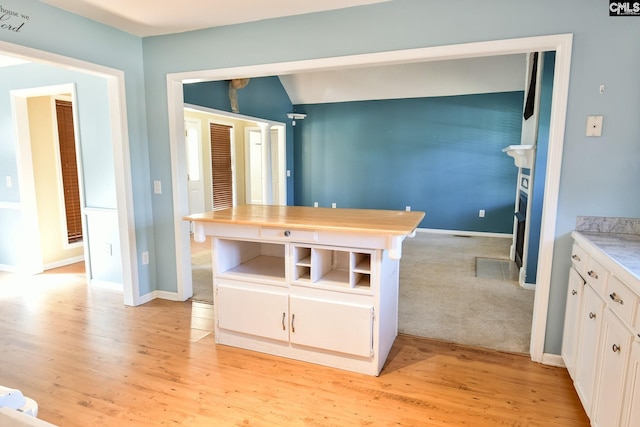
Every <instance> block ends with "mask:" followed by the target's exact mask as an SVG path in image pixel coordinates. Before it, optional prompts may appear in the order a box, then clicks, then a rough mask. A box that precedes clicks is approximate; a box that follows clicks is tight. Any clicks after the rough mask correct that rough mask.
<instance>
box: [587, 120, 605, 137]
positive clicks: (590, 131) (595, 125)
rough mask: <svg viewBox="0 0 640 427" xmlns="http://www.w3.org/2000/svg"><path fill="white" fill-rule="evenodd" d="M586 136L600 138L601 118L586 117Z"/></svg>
mask: <svg viewBox="0 0 640 427" xmlns="http://www.w3.org/2000/svg"><path fill="white" fill-rule="evenodd" d="M587 136H602V116H589V117H587Z"/></svg>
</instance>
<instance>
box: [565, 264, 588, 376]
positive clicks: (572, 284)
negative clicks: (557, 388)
mask: <svg viewBox="0 0 640 427" xmlns="http://www.w3.org/2000/svg"><path fill="white" fill-rule="evenodd" d="M585 283H586V282H585V281H584V279H583V278H582V276H580V273H578V271H577V270H576V269H575V268H571V270H570V271H569V287H568V288H567V308H566V312H565V315H564V330H563V335H562V358H563V359H564V361H565V366H566V367H567V370H568V371H569V375H571V378H573V379H574V380H575V379H576V358H577V356H578V345H579V342H578V337H579V336H580V334H577V333H576V331H579V330H580V320H581V316H582V314H581V308H582V306H581V303H582V296H583V293H584V285H585Z"/></svg>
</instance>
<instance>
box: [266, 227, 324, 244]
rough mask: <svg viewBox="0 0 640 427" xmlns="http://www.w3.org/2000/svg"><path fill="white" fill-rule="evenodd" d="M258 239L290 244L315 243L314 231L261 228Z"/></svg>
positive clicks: (316, 238) (315, 234) (315, 232)
mask: <svg viewBox="0 0 640 427" xmlns="http://www.w3.org/2000/svg"><path fill="white" fill-rule="evenodd" d="M260 237H261V238H263V239H270V240H284V241H290V242H316V241H317V240H318V232H317V231H316V230H296V229H287V228H261V229H260Z"/></svg>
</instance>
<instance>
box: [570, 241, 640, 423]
mask: <svg viewBox="0 0 640 427" xmlns="http://www.w3.org/2000/svg"><path fill="white" fill-rule="evenodd" d="M573 237H574V239H575V240H576V244H574V247H573V249H572V257H571V258H572V263H573V268H572V269H571V272H570V276H569V287H568V290H567V306H566V312H565V326H564V327H565V329H564V332H563V345H562V357H563V359H564V361H565V365H566V366H567V369H568V370H569V373H570V375H571V377H572V378H573V380H574V385H575V388H576V391H577V393H578V396H579V397H580V400H581V402H582V404H583V406H584V409H585V411H586V413H587V415H588V416H589V418H590V419H591V424H592V425H593V426H594V427H596V426H597V427H632V426H638V425H640V335H639V334H640V312H639V310H638V306H639V304H640V297H639V295H640V279H639V278H638V277H636V276H635V275H634V274H632V273H630V272H629V271H628V270H626V269H624V268H623V267H622V266H621V265H620V264H619V263H617V262H615V261H613V260H612V259H611V258H610V257H609V256H608V255H607V254H606V253H604V252H603V251H601V250H600V249H599V248H598V247H597V246H595V245H594V244H592V243H590V241H589V240H588V239H586V238H585V237H583V236H581V235H580V233H574V234H573ZM583 278H584V280H583ZM585 283H586V285H585ZM580 288H583V290H582V293H581V292H580ZM576 312H577V313H579V314H578V315H576Z"/></svg>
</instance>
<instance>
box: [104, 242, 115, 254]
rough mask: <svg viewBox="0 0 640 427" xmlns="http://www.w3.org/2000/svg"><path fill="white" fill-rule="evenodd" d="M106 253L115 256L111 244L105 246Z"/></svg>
mask: <svg viewBox="0 0 640 427" xmlns="http://www.w3.org/2000/svg"><path fill="white" fill-rule="evenodd" d="M104 253H106V254H107V255H109V256H111V255H112V254H113V248H112V246H111V243H105V245H104Z"/></svg>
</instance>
